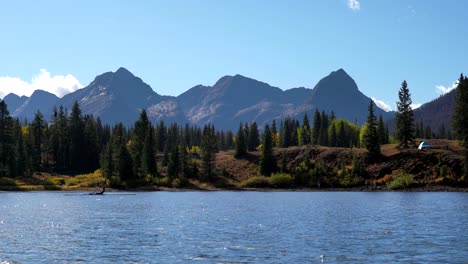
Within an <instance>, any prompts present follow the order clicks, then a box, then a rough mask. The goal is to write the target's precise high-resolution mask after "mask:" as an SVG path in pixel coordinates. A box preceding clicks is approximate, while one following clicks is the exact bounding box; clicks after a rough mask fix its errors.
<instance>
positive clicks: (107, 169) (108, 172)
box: [101, 143, 114, 179]
mask: <svg viewBox="0 0 468 264" xmlns="http://www.w3.org/2000/svg"><path fill="white" fill-rule="evenodd" d="M101 170H102V174H103V175H104V177H105V178H106V179H110V178H111V177H112V175H113V172H114V162H113V151H112V144H111V143H107V144H106V146H105V147H104V151H103V153H102V154H101Z"/></svg>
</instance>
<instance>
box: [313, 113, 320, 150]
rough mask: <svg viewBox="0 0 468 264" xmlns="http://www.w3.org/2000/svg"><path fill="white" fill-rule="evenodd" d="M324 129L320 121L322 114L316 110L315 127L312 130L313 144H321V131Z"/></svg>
mask: <svg viewBox="0 0 468 264" xmlns="http://www.w3.org/2000/svg"><path fill="white" fill-rule="evenodd" d="M321 128H322V121H321V119H320V112H319V111H318V109H317V110H315V114H314V126H313V128H312V144H314V145H318V144H319V139H320V138H319V136H320V129H321Z"/></svg>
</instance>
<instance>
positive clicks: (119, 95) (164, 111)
mask: <svg viewBox="0 0 468 264" xmlns="http://www.w3.org/2000/svg"><path fill="white" fill-rule="evenodd" d="M7 97H8V100H5V101H6V102H7V103H8V104H10V103H11V104H12V108H15V106H17V105H18V101H20V102H22V101H21V100H25V98H23V97H21V98H23V99H21V98H20V99H21V100H19V99H18V98H19V97H17V96H16V97H15V96H13V95H8V96H6V97H5V98H7ZM29 99H30V98H27V97H26V100H25V101H24V102H22V104H25V103H26V102H27V101H29ZM55 99H57V100H56V102H53V105H52V106H50V107H47V106H44V105H39V104H37V105H36V106H35V105H33V104H32V103H31V102H30V101H29V103H28V105H29V106H28V108H34V107H36V108H37V109H36V111H35V112H37V110H40V111H41V112H43V113H44V116H45V117H46V119H48V117H49V116H50V115H51V109H52V108H53V106H59V105H63V106H64V107H65V108H68V109H71V106H72V104H73V103H74V102H75V101H78V102H79V103H80V105H81V108H82V111H83V114H92V115H93V116H95V117H100V118H101V120H102V121H103V122H104V123H109V124H115V123H117V122H122V123H124V124H125V125H127V126H131V125H132V124H133V123H134V122H135V120H136V119H137V118H138V115H139V113H140V111H141V110H142V109H146V110H147V112H148V117H149V118H150V120H151V121H153V122H158V121H161V120H163V121H165V122H177V123H190V124H192V125H197V126H203V125H205V124H208V123H212V124H215V125H216V126H217V127H219V128H220V129H237V127H238V125H239V123H240V122H244V123H245V122H253V121H256V122H257V123H258V124H259V125H260V126H261V125H263V124H264V123H266V122H271V121H272V120H273V119H282V118H285V117H287V116H289V117H295V118H299V119H300V118H302V115H304V114H305V113H308V114H309V116H311V115H312V114H313V111H315V110H316V109H318V110H320V111H325V112H328V113H330V112H331V111H332V110H333V111H334V112H335V115H336V117H337V118H345V119H348V120H350V121H351V122H355V121H357V122H358V123H359V124H362V123H364V122H365V119H366V117H367V107H368V105H369V102H370V100H371V99H370V98H369V97H367V96H366V95H365V94H363V93H362V92H361V91H360V90H359V88H358V86H357V84H356V82H355V81H354V79H353V78H352V77H351V76H349V75H348V74H347V73H346V71H345V70H344V69H342V68H340V69H338V70H336V71H332V72H331V73H330V74H329V75H327V76H325V77H323V78H322V79H320V80H319V81H318V82H317V84H316V85H315V86H314V88H312V89H311V88H306V87H297V88H291V89H287V90H282V89H280V88H278V87H274V86H271V85H269V84H268V83H266V82H262V81H258V80H256V79H253V78H250V77H246V76H242V75H240V74H236V75H225V76H223V77H221V78H220V79H218V80H217V81H216V82H215V83H214V84H213V85H212V86H206V85H196V86H194V87H192V88H190V89H188V90H187V91H185V92H183V93H182V94H180V95H179V96H166V95H160V94H158V93H157V92H156V91H154V89H153V88H152V87H151V86H149V85H148V84H146V83H145V82H144V81H143V80H142V79H141V78H139V77H137V76H135V75H134V74H133V73H131V72H130V71H129V70H127V69H126V68H123V67H120V68H118V69H117V70H116V71H115V72H112V71H109V72H105V73H103V74H100V75H97V76H96V77H95V78H94V80H93V81H92V82H90V83H89V85H88V86H86V87H84V88H81V89H79V90H77V91H75V92H72V93H69V94H67V95H65V96H63V97H62V98H55ZM55 99H54V100H55ZM54 100H52V98H51V97H49V99H48V103H51V102H52V101H54ZM374 106H375V109H376V115H377V116H378V115H380V114H381V115H382V116H383V117H384V118H385V119H391V118H392V116H393V115H394V113H393V112H385V111H384V110H382V109H381V108H379V107H378V106H377V105H375V103H374ZM20 107H22V105H20V106H17V107H16V109H15V111H14V113H15V115H16V116H23V117H24V116H27V118H28V119H30V118H31V116H28V115H31V111H30V110H28V111H25V110H24V109H25V107H24V108H21V109H20Z"/></svg>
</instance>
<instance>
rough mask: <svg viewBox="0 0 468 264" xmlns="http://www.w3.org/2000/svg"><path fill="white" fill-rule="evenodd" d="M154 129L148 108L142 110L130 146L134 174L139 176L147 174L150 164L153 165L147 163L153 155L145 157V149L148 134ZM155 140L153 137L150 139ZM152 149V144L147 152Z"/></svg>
mask: <svg viewBox="0 0 468 264" xmlns="http://www.w3.org/2000/svg"><path fill="white" fill-rule="evenodd" d="M150 129H152V126H151V123H150V121H149V119H148V115H147V113H146V110H142V111H141V113H140V118H139V119H138V120H137V121H136V122H135V125H134V128H133V133H132V144H131V148H130V153H131V155H132V159H133V174H134V175H135V176H137V177H140V178H143V177H145V176H146V174H147V173H149V171H148V166H151V165H149V164H148V163H147V161H148V159H151V156H152V155H146V156H145V157H143V149H144V147H145V140H146V139H147V138H146V136H147V134H148V133H149V131H150ZM148 140H150V141H151V140H153V139H148ZM151 150H152V147H151V146H148V148H147V149H146V151H147V152H146V154H149V152H150V151H151Z"/></svg>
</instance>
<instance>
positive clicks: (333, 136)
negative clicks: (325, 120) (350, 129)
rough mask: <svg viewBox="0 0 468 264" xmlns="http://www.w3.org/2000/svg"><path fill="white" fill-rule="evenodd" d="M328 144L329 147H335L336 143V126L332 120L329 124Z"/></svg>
mask: <svg viewBox="0 0 468 264" xmlns="http://www.w3.org/2000/svg"><path fill="white" fill-rule="evenodd" d="M329 145H330V146H331V147H336V145H337V138H336V126H335V123H334V122H332V124H331V126H330V142H329Z"/></svg>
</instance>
